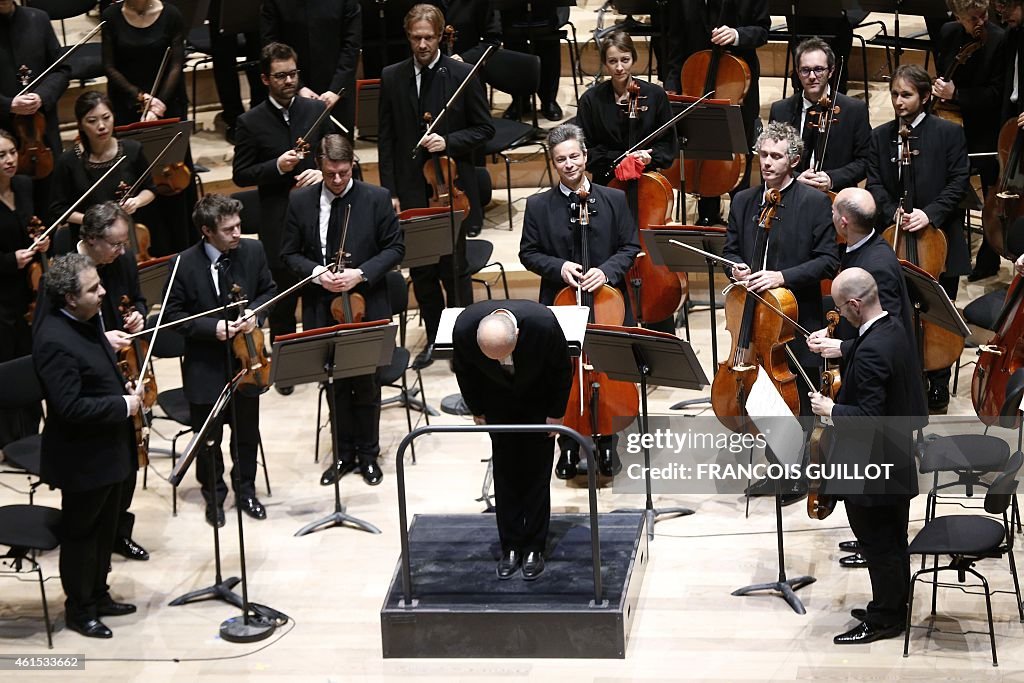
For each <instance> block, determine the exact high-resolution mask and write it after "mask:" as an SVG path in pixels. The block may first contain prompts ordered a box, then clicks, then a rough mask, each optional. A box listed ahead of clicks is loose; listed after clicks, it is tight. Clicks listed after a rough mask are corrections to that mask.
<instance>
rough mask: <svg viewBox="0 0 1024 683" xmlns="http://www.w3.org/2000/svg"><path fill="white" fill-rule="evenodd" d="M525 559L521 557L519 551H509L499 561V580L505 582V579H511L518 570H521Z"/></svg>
mask: <svg viewBox="0 0 1024 683" xmlns="http://www.w3.org/2000/svg"><path fill="white" fill-rule="evenodd" d="M522 560H523V558H522V557H521V556H520V554H519V551H518V550H509V551H508V552H507V553H505V554H503V555H502V556H501V559H500V560H498V568H497V571H498V578H499V579H501V580H502V581H504V580H505V579H511V578H512V577H513V576H514V575H515V573H516V570H518V569H519V565H520V563H521V562H522Z"/></svg>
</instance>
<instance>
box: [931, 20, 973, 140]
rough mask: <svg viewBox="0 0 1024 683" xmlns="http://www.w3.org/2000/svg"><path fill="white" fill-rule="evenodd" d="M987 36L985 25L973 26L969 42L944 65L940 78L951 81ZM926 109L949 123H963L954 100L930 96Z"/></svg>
mask: <svg viewBox="0 0 1024 683" xmlns="http://www.w3.org/2000/svg"><path fill="white" fill-rule="evenodd" d="M987 37H988V34H987V32H986V31H985V25H984V24H981V25H979V26H976V27H975V28H974V31H972V33H971V38H972V40H970V41H969V42H967V43H965V44H964V46H963V47H961V48H960V51H959V52H957V53H956V56H955V57H953V61H952V62H950V64H949V66H948V67H946V71H945V72H944V73H943V74H942V80H944V81H952V80H953V74H955V73H956V70H957V68H958V67H960V66H962V65H963V64H964V62H966V61H967V60H968V59H970V57H971V55H973V54H974V53H975V52H977V51H978V50H980V49H981V48H983V47H985V40H986V38H987ZM926 111H927V112H928V113H929V114H934V115H935V116H938V117H939V118H941V119H946V120H947V121H949V122H950V123H955V124H956V125H958V126H963V125H964V117H963V114H961V112H960V106H959V105H958V104H956V103H955V102H951V101H949V100H940V99H939V98H937V97H934V96H933V97H932V98H931V100H929V102H928V104H927V105H926Z"/></svg>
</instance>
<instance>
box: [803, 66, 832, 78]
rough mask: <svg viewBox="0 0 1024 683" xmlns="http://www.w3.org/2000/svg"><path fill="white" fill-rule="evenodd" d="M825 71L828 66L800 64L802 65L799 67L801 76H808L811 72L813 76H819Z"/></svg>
mask: <svg viewBox="0 0 1024 683" xmlns="http://www.w3.org/2000/svg"><path fill="white" fill-rule="evenodd" d="M826 71H828V67H827V66H802V67H800V75H801V76H810V75H811V74H814V75H815V76H820V75H822V74H823V73H825V72H826Z"/></svg>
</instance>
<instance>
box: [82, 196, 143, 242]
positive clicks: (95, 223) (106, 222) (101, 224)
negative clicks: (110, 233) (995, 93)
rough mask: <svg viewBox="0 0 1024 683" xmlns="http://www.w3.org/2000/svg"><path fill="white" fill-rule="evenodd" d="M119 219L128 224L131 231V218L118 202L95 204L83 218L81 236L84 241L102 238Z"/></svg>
mask: <svg viewBox="0 0 1024 683" xmlns="http://www.w3.org/2000/svg"><path fill="white" fill-rule="evenodd" d="M118 219H123V220H124V222H125V223H127V224H128V228H129V229H131V227H132V219H131V217H130V216H129V215H128V212H127V211H125V210H124V209H122V208H121V205H120V204H118V203H117V202H103V203H102V204H93V205H92V206H90V207H89V210H88V211H86V212H85V217H84V218H82V227H81V229H80V230H79V236H80V237H81V238H82V239H83V240H85V239H90V238H102V237H103V235H104V233H106V232H107V230H109V229H110V227H111V226H113V225H114V223H116V222H117V221H118Z"/></svg>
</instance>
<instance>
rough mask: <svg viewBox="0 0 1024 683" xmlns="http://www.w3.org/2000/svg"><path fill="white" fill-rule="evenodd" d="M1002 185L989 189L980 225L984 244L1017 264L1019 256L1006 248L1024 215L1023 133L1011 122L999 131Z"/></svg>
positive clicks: (1013, 119) (1014, 122)
mask: <svg viewBox="0 0 1024 683" xmlns="http://www.w3.org/2000/svg"><path fill="white" fill-rule="evenodd" d="M998 149H999V166H1000V167H1001V169H1002V171H1001V173H1000V174H999V183H998V184H997V185H995V186H994V187H991V188H989V191H988V195H987V196H986V197H985V206H984V208H983V210H982V214H981V222H982V226H983V229H984V231H985V240H986V241H987V242H988V243H989V246H991V247H992V249H993V250H994V251H995V252H996V253H997V254H999V255H1000V256H1002V257H1003V258H1006V259H1009V260H1011V261H1016V260H1017V257H1018V256H1020V254H1014V253H1012V252H1011V251H1010V250H1009V248H1008V245H1007V241H1008V236H1009V234H1010V232H1011V230H1019V229H1020V228H1021V225H1019V224H1018V221H1019V220H1020V218H1021V214H1022V213H1024V203H1022V202H1021V197H1022V196H1024V129H1021V128H1020V127H1018V126H1017V119H1016V118H1012V119H1009V120H1008V121H1006V123H1004V124H1003V127H1002V128H1001V129H1000V130H999V144H998Z"/></svg>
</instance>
